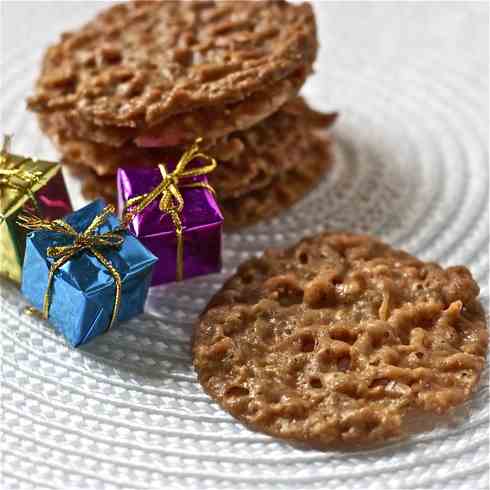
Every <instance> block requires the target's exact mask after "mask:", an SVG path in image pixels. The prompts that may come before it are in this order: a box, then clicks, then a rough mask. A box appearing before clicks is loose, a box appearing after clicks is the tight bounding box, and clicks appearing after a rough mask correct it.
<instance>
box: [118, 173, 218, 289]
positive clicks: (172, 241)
mask: <svg viewBox="0 0 490 490" xmlns="http://www.w3.org/2000/svg"><path fill="white" fill-rule="evenodd" d="M171 170H173V167H170V168H169V171H171ZM161 182H162V173H161V171H160V169H159V168H157V167H155V168H138V167H127V168H119V169H118V171H117V188H118V204H119V212H120V213H122V211H123V209H124V204H125V202H126V201H128V200H129V199H132V198H134V197H137V196H141V195H143V194H146V193H148V192H150V191H152V190H153V189H155V187H157V186H158V185H159V184H160V183H161ZM192 182H204V183H207V179H206V177H203V176H201V177H192V178H184V179H182V180H181V181H180V184H182V185H180V186H179V190H180V193H181V195H182V197H183V199H184V208H183V210H182V212H181V215H180V217H181V222H182V227H183V235H182V237H183V279H189V278H191V277H195V276H201V275H205V274H211V273H214V272H219V271H220V270H221V229H222V224H223V215H222V214H221V211H220V209H219V207H218V204H217V202H216V199H215V197H214V195H213V193H212V192H210V191H209V190H208V189H203V188H186V187H185V184H186V183H192ZM159 202H160V197H157V198H156V199H155V200H154V201H153V202H151V203H150V204H149V205H148V207H146V208H145V209H143V211H141V212H140V213H139V214H137V215H136V216H135V217H134V218H133V220H132V221H131V222H130V223H129V226H128V228H129V231H130V232H131V233H133V234H134V235H135V236H136V237H137V238H138V239H139V240H140V241H141V243H143V245H145V246H146V247H147V248H148V249H149V250H150V251H151V252H152V253H153V254H154V255H156V256H157V257H158V259H159V260H158V262H157V264H156V265H155V268H154V271H153V279H152V286H157V285H159V284H164V283H168V282H173V281H175V280H176V278H177V261H178V257H177V253H178V252H177V245H178V243H177V242H178V239H177V235H176V231H175V225H174V223H173V222H172V219H171V218H170V216H169V215H168V214H167V213H165V212H162V211H161V210H160V208H159Z"/></svg>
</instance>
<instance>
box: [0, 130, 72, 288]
mask: <svg viewBox="0 0 490 490" xmlns="http://www.w3.org/2000/svg"><path fill="white" fill-rule="evenodd" d="M9 143H10V138H8V137H6V138H5V140H4V145H3V149H2V151H1V153H0V275H1V276H3V277H7V278H9V279H10V280H12V281H14V282H16V283H20V280H21V276H22V263H23V260H24V251H25V238H26V233H25V231H24V230H23V229H22V228H20V227H19V226H18V225H17V217H18V216H19V214H20V213H21V212H26V211H28V212H31V213H35V214H37V215H40V216H42V217H45V218H49V219H57V218H61V217H63V216H65V215H66V214H68V213H70V212H71V211H72V208H71V204H70V198H69V197H68V192H67V190H66V186H65V182H64V180H63V176H62V173H61V171H60V170H61V167H60V165H59V164H58V163H55V162H49V161H43V160H36V159H33V158H26V157H23V156H20V155H14V154H11V153H9V151H8V150H9Z"/></svg>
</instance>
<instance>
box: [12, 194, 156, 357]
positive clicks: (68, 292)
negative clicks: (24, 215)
mask: <svg viewBox="0 0 490 490" xmlns="http://www.w3.org/2000/svg"><path fill="white" fill-rule="evenodd" d="M104 207H105V204H104V202H103V201H102V200H98V201H95V202H93V203H91V204H89V205H88V206H85V207H84V208H82V209H80V210H78V211H76V212H74V213H72V214H70V215H68V216H67V217H65V218H64V221H65V222H66V223H68V224H69V225H71V226H72V227H73V228H74V229H75V230H76V231H77V232H79V233H81V232H83V231H84V230H85V229H86V228H87V226H88V225H89V224H90V223H91V222H92V221H93V219H94V218H95V217H96V216H98V215H99V214H100V213H101V212H102V210H103V209H104ZM118 226H120V221H119V219H118V218H117V217H116V216H115V215H110V216H109V217H108V218H107V220H106V221H105V223H103V224H102V225H101V226H100V227H99V228H98V229H97V233H105V232H109V231H113V230H115V229H116V228H117V227H118ZM121 234H122V237H123V238H124V240H123V242H122V245H121V246H120V247H118V248H114V247H104V248H103V250H101V252H102V254H103V255H104V257H106V258H107V259H108V260H109V261H110V262H111V263H112V265H113V266H114V268H115V269H116V270H117V271H118V272H119V274H120V277H121V280H122V290H121V304H120V307H119V310H118V314H117V318H116V322H120V321H125V320H129V319H130V318H132V317H134V316H136V315H138V314H140V313H141V312H143V309H144V304H145V300H146V297H147V294H148V289H149V287H150V282H151V273H152V269H153V265H154V264H155V262H156V261H157V258H156V257H155V256H154V255H153V254H152V253H151V252H149V251H148V250H147V249H146V248H145V247H144V246H143V245H142V244H141V243H140V242H139V241H138V239H137V238H135V237H134V236H132V235H130V234H129V233H127V232H122V233H121ZM73 240H74V239H73V237H70V236H68V235H65V234H62V233H57V232H53V231H44V230H43V231H32V232H30V233H29V234H28V236H27V243H26V252H25V257H24V269H23V273H22V287H21V291H22V294H23V295H24V296H25V297H26V298H27V299H28V300H29V302H30V303H31V304H32V305H33V306H34V307H35V308H37V309H38V310H42V308H43V301H44V295H45V293H46V287H47V284H48V274H49V270H50V268H51V265H52V263H53V262H54V261H55V260H56V259H54V258H51V257H49V256H48V248H49V247H53V246H56V247H58V246H66V245H72V244H73ZM115 295H116V286H115V281H114V278H113V276H112V274H111V273H110V272H109V271H108V270H107V269H106V267H104V265H102V264H101V263H100V262H99V260H98V259H97V258H96V257H95V256H94V255H93V254H92V253H91V252H90V251H89V250H82V251H81V252H79V253H77V254H76V255H74V256H73V257H72V258H71V259H70V260H69V261H68V262H66V263H65V264H64V265H63V266H62V267H61V268H60V269H58V271H57V272H56V273H55V276H54V279H53V282H52V287H51V301H50V308H49V316H48V320H49V322H50V323H51V324H52V325H53V326H54V327H55V328H56V329H57V330H58V331H59V332H61V333H62V334H63V335H64V336H65V337H66V339H67V341H68V342H69V343H70V344H71V345H72V346H74V347H76V346H78V345H81V344H84V343H86V342H88V341H89V340H90V339H92V338H94V337H96V336H97V335H100V334H101V333H103V332H105V331H106V330H107V328H108V326H109V324H110V322H111V316H112V312H113V309H114V300H115Z"/></svg>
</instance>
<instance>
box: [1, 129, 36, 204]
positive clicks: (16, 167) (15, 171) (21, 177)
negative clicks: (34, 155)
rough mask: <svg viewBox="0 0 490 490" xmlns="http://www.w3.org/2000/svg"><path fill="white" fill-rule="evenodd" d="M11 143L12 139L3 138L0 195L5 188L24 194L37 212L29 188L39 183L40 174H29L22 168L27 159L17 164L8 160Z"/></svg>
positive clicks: (34, 198) (7, 136)
mask: <svg viewBox="0 0 490 490" xmlns="http://www.w3.org/2000/svg"><path fill="white" fill-rule="evenodd" d="M11 141H12V137H11V136H9V135H5V136H4V138H3V145H2V149H1V151H0V195H1V194H2V192H3V189H4V188H6V187H9V188H10V189H14V190H16V191H19V192H25V193H27V195H28V196H29V199H30V200H31V201H32V203H33V204H34V206H35V208H36V210H37V211H39V205H38V203H37V200H36V197H35V196H34V194H33V192H32V190H31V187H32V186H33V185H34V184H37V183H39V178H40V177H41V175H42V172H39V171H34V172H31V171H29V170H25V169H23V168H22V164H23V163H25V162H28V161H29V158H24V159H22V160H20V161H18V162H14V161H12V160H11V159H10V158H9V151H10V144H11Z"/></svg>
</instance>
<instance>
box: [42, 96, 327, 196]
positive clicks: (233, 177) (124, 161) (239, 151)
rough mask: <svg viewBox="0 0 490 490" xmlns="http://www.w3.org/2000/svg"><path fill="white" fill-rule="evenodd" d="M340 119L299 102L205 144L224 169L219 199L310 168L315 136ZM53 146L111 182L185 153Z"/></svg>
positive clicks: (217, 177)
mask: <svg viewBox="0 0 490 490" xmlns="http://www.w3.org/2000/svg"><path fill="white" fill-rule="evenodd" d="M335 119H336V114H335V113H331V114H323V113H320V112H317V111H314V110H313V109H311V108H310V107H309V106H308V105H307V104H306V102H305V101H303V100H302V99H301V98H298V99H297V100H293V101H291V102H289V103H287V104H285V105H284V106H283V107H282V108H281V109H280V110H279V111H278V112H276V113H275V114H273V115H272V116H270V117H269V118H267V119H265V120H263V121H262V122H261V123H259V124H257V125H256V126H254V127H252V128H250V129H248V130H246V131H237V132H235V133H232V134H230V135H228V136H226V137H223V138H221V139H220V140H218V141H215V142H211V143H209V141H208V139H206V140H205V145H204V147H203V150H204V151H205V152H206V153H208V154H209V155H211V156H213V157H214V158H216V159H217V160H218V161H219V162H220V164H219V165H218V168H217V169H216V170H215V171H214V172H213V173H212V174H211V175H210V180H211V183H212V185H213V186H215V189H216V191H217V193H218V196H219V197H220V198H221V199H230V198H238V197H241V196H243V195H245V194H248V193H250V192H251V191H254V190H258V189H262V188H264V187H266V186H268V185H269V184H271V182H272V181H273V179H274V178H275V177H276V176H278V175H279V174H282V173H283V172H286V171H289V170H290V169H292V168H300V167H303V166H306V165H307V164H308V161H310V160H311V158H312V157H313V158H322V155H321V153H320V154H318V155H313V152H314V151H316V150H315V145H316V142H317V136H315V132H316V131H317V130H325V129H328V128H329V127H330V126H331V125H332V124H333V122H334V121H335ZM52 136H53V140H54V142H55V144H56V146H57V147H58V149H59V150H60V152H61V155H62V158H63V159H64V160H65V161H68V162H70V163H71V165H72V166H75V165H77V164H78V165H80V166H82V167H89V168H91V169H93V170H94V171H95V173H96V174H97V175H99V176H101V177H102V176H113V175H115V174H116V171H117V169H118V168H119V167H122V166H143V167H146V166H156V165H157V164H159V163H162V162H166V161H169V160H175V159H178V158H179V156H180V155H181V154H182V152H183V151H184V149H185V148H184V147H176V148H167V149H162V148H151V149H150V148H138V147H137V146H135V145H134V144H128V145H125V146H124V147H121V148H118V149H117V150H116V149H114V148H112V147H110V146H106V145H102V144H98V143H92V142H88V141H79V140H70V139H68V138H67V137H66V135H65V134H64V133H62V132H56V133H54V134H53V135H52Z"/></svg>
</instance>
